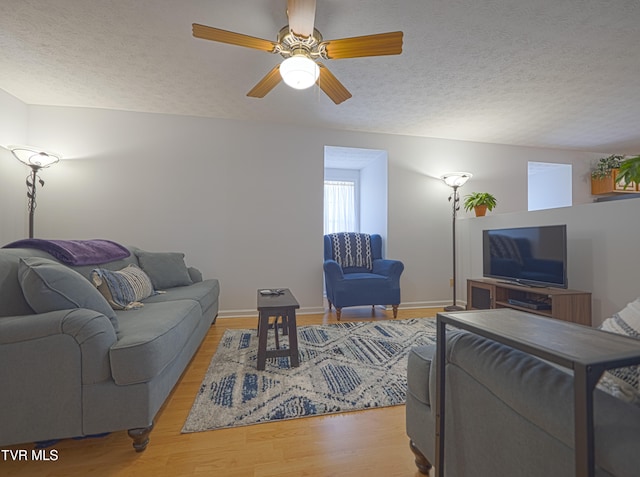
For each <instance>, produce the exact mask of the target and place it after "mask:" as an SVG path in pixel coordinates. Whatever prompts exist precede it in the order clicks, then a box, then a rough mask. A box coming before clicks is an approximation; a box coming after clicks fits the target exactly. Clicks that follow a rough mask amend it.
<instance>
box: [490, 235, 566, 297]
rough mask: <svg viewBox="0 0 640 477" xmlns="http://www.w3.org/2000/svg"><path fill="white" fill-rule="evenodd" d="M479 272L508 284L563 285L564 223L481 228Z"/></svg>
mask: <svg viewBox="0 0 640 477" xmlns="http://www.w3.org/2000/svg"><path fill="white" fill-rule="evenodd" d="M482 255H483V275H484V276H485V277H488V278H496V279H499V280H504V281H507V282H509V283H515V284H519V285H530V286H542V287H557V288H567V287H568V280H567V226H566V225H540V226H532V227H517V228H503V229H492V230H484V231H483V232H482Z"/></svg>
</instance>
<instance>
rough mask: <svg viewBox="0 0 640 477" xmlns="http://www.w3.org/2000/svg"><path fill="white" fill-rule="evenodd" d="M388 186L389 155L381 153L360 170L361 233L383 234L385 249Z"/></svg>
mask: <svg viewBox="0 0 640 477" xmlns="http://www.w3.org/2000/svg"><path fill="white" fill-rule="evenodd" d="M388 185H389V181H388V173H387V154H386V152H384V151H379V155H378V156H377V157H376V158H373V159H371V161H370V162H369V163H368V164H367V165H366V166H365V167H363V168H362V169H360V231H361V232H363V233H369V234H373V233H377V234H381V235H382V237H383V247H386V243H387V230H388V226H387V225H388V223H387V222H388V216H387V214H388V208H387V203H388V194H387V190H388ZM384 253H385V251H384V250H383V254H384ZM390 258H391V257H390Z"/></svg>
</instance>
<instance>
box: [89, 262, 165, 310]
mask: <svg viewBox="0 0 640 477" xmlns="http://www.w3.org/2000/svg"><path fill="white" fill-rule="evenodd" d="M91 280H92V282H93V284H94V285H95V286H96V288H97V289H98V291H99V292H100V293H102V295H103V296H104V297H105V298H106V299H107V301H108V302H109V304H110V305H111V307H112V308H113V309H114V310H131V309H135V308H140V307H141V306H143V304H142V303H141V302H140V300H144V299H145V298H147V297H149V296H151V295H153V294H154V291H153V285H152V284H151V279H150V278H149V276H148V275H147V274H146V273H145V272H144V271H142V270H141V269H140V268H139V267H138V266H136V265H133V264H131V265H129V266H128V267H126V268H123V269H122V270H119V271H117V272H114V271H111V270H107V269H104V268H96V269H94V270H92V271H91Z"/></svg>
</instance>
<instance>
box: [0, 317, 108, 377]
mask: <svg viewBox="0 0 640 477" xmlns="http://www.w3.org/2000/svg"><path fill="white" fill-rule="evenodd" d="M61 337H67V338H68V340H66V341H64V342H65V343H67V344H66V345H65V346H75V347H76V348H77V349H78V351H79V355H80V363H79V364H80V365H81V369H82V383H83V384H93V383H97V382H102V381H105V380H106V379H109V378H110V377H111V368H110V365H109V349H110V348H111V346H112V345H113V344H114V343H115V342H116V341H117V337H116V332H115V330H114V329H113V325H112V324H111V321H110V320H109V318H107V317H106V316H104V315H103V314H101V313H99V312H97V311H93V310H88V309H85V308H76V309H72V310H57V311H51V312H48V313H37V314H33V315H22V316H7V317H3V318H0V348H1V349H4V350H5V351H7V350H9V348H10V347H11V348H12V349H14V350H15V349H18V348H19V347H20V346H21V345H22V344H26V343H29V342H39V343H41V346H38V350H40V349H41V350H42V356H31V359H32V360H34V361H38V360H43V361H46V360H51V359H52V356H53V355H52V354H51V351H52V348H50V346H49V343H50V344H51V346H52V347H55V346H60V343H61V342H62V341H61V340H60V339H59V338H61ZM54 343H55V344H54ZM8 357H9V356H8ZM22 379H24V376H23V377H22Z"/></svg>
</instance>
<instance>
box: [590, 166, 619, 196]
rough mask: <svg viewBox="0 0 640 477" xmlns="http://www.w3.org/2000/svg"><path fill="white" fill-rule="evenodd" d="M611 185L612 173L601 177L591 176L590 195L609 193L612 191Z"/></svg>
mask: <svg viewBox="0 0 640 477" xmlns="http://www.w3.org/2000/svg"><path fill="white" fill-rule="evenodd" d="M616 171H617V169H616ZM613 187H614V185H613V174H609V175H608V176H606V177H602V178H593V177H592V178H591V195H601V194H610V193H611V192H613Z"/></svg>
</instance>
